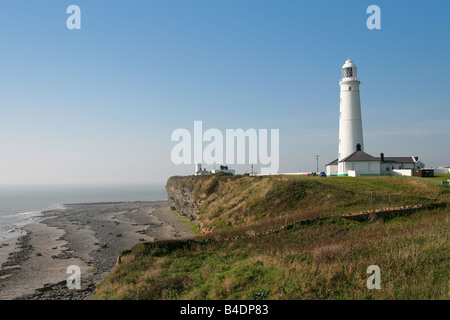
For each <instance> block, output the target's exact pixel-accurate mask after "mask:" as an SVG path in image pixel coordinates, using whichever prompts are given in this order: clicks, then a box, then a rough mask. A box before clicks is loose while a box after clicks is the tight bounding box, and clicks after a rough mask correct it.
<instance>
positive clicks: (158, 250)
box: [94, 176, 450, 300]
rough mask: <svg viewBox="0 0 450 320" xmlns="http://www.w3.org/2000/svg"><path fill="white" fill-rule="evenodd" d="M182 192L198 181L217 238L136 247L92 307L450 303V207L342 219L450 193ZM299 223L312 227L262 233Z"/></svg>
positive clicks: (393, 187)
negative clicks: (105, 303) (122, 302)
mask: <svg viewBox="0 0 450 320" xmlns="http://www.w3.org/2000/svg"><path fill="white" fill-rule="evenodd" d="M187 178H189V179H191V178H192V177H187ZM174 183H193V184H192V185H191V186H190V187H191V188H192V189H191V190H192V191H193V192H194V193H195V197H196V201H198V203H199V207H198V211H199V219H200V220H201V221H202V222H203V224H204V225H205V226H206V227H209V230H211V231H212V232H210V233H208V234H205V235H203V236H198V237H195V238H194V239H190V240H176V241H175V240H174V241H164V242H155V243H141V244H139V245H137V246H135V247H134V248H132V249H131V250H130V251H129V252H127V253H126V254H124V256H123V257H122V263H121V264H120V265H118V266H117V267H116V269H115V270H114V272H112V273H111V274H110V275H109V276H108V277H107V278H105V279H104V281H103V282H102V283H101V284H100V286H99V288H98V293H97V294H96V295H95V297H94V298H95V299H256V300H260V299H448V298H449V272H448V270H449V267H450V265H449V263H450V250H449V228H448V222H449V218H450V210H449V209H448V208H443V209H436V210H423V211H420V212H418V213H415V214H412V215H408V216H400V217H396V218H390V219H385V220H381V219H380V220H377V221H375V222H355V221H351V220H346V219H344V218H342V217H340V214H343V213H347V212H349V211H355V210H364V209H370V208H376V207H388V206H389V204H390V205H391V206H397V205H403V204H406V203H408V204H417V203H433V202H436V201H439V202H448V201H449V200H450V188H448V187H447V186H440V185H435V184H433V183H429V181H426V180H418V179H415V178H405V177H361V178H347V177H343V178H341V177H339V178H319V177H299V176H293V177H286V176H276V177H273V176H272V177H242V176H241V177H239V176H234V177H223V176H222V177H221V176H219V177H209V178H202V179H198V180H195V181H194V180H189V181H186V180H184V181H176V182H174ZM330 216H332V217H331V218H329V219H325V220H324V219H316V220H311V219H314V218H318V217H330ZM224 217H225V218H224ZM301 219H310V220H307V221H311V222H310V223H304V224H297V225H294V226H293V227H291V228H285V229H282V230H280V231H278V232H268V233H267V234H260V233H261V232H267V231H268V230H269V231H270V230H273V229H276V228H278V227H281V226H283V225H286V224H288V223H291V222H292V221H298V220H301ZM258 234H259V235H258ZM239 235H240V236H239ZM236 236H239V237H237V238H236ZM370 265H377V266H379V267H380V270H381V289H380V290H376V289H375V290H369V289H368V288H367V285H366V282H367V279H368V277H369V276H370V274H367V268H368V267H369V266H370Z"/></svg>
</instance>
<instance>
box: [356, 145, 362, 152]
mask: <svg viewBox="0 0 450 320" xmlns="http://www.w3.org/2000/svg"><path fill="white" fill-rule="evenodd" d="M356 151H361V145H360V144H359V143H358V144H357V145H356Z"/></svg>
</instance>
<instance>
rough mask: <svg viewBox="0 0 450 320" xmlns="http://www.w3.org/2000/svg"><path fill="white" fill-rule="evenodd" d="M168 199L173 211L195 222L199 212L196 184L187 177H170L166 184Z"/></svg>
mask: <svg viewBox="0 0 450 320" xmlns="http://www.w3.org/2000/svg"><path fill="white" fill-rule="evenodd" d="M166 191H167V197H168V199H169V206H170V209H171V210H175V211H176V212H177V213H178V214H180V215H183V216H185V217H187V218H188V219H189V220H191V221H194V220H196V219H197V212H196V207H195V201H194V184H193V183H189V179H186V177H184V178H183V177H170V178H169V180H168V181H167V184H166Z"/></svg>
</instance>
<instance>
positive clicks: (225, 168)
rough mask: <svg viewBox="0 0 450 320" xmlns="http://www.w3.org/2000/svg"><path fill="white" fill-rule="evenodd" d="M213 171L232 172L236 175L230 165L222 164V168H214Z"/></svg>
mask: <svg viewBox="0 0 450 320" xmlns="http://www.w3.org/2000/svg"><path fill="white" fill-rule="evenodd" d="M211 172H212V173H219V172H224V173H231V174H232V175H234V173H235V171H234V170H233V169H228V166H220V169H216V168H214V169H213V170H212V171H211Z"/></svg>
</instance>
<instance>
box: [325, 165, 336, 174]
mask: <svg viewBox="0 0 450 320" xmlns="http://www.w3.org/2000/svg"><path fill="white" fill-rule="evenodd" d="M326 169H327V170H326V174H327V176H331V175H333V176H334V175H337V174H338V166H337V165H333V166H327V167H326Z"/></svg>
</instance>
